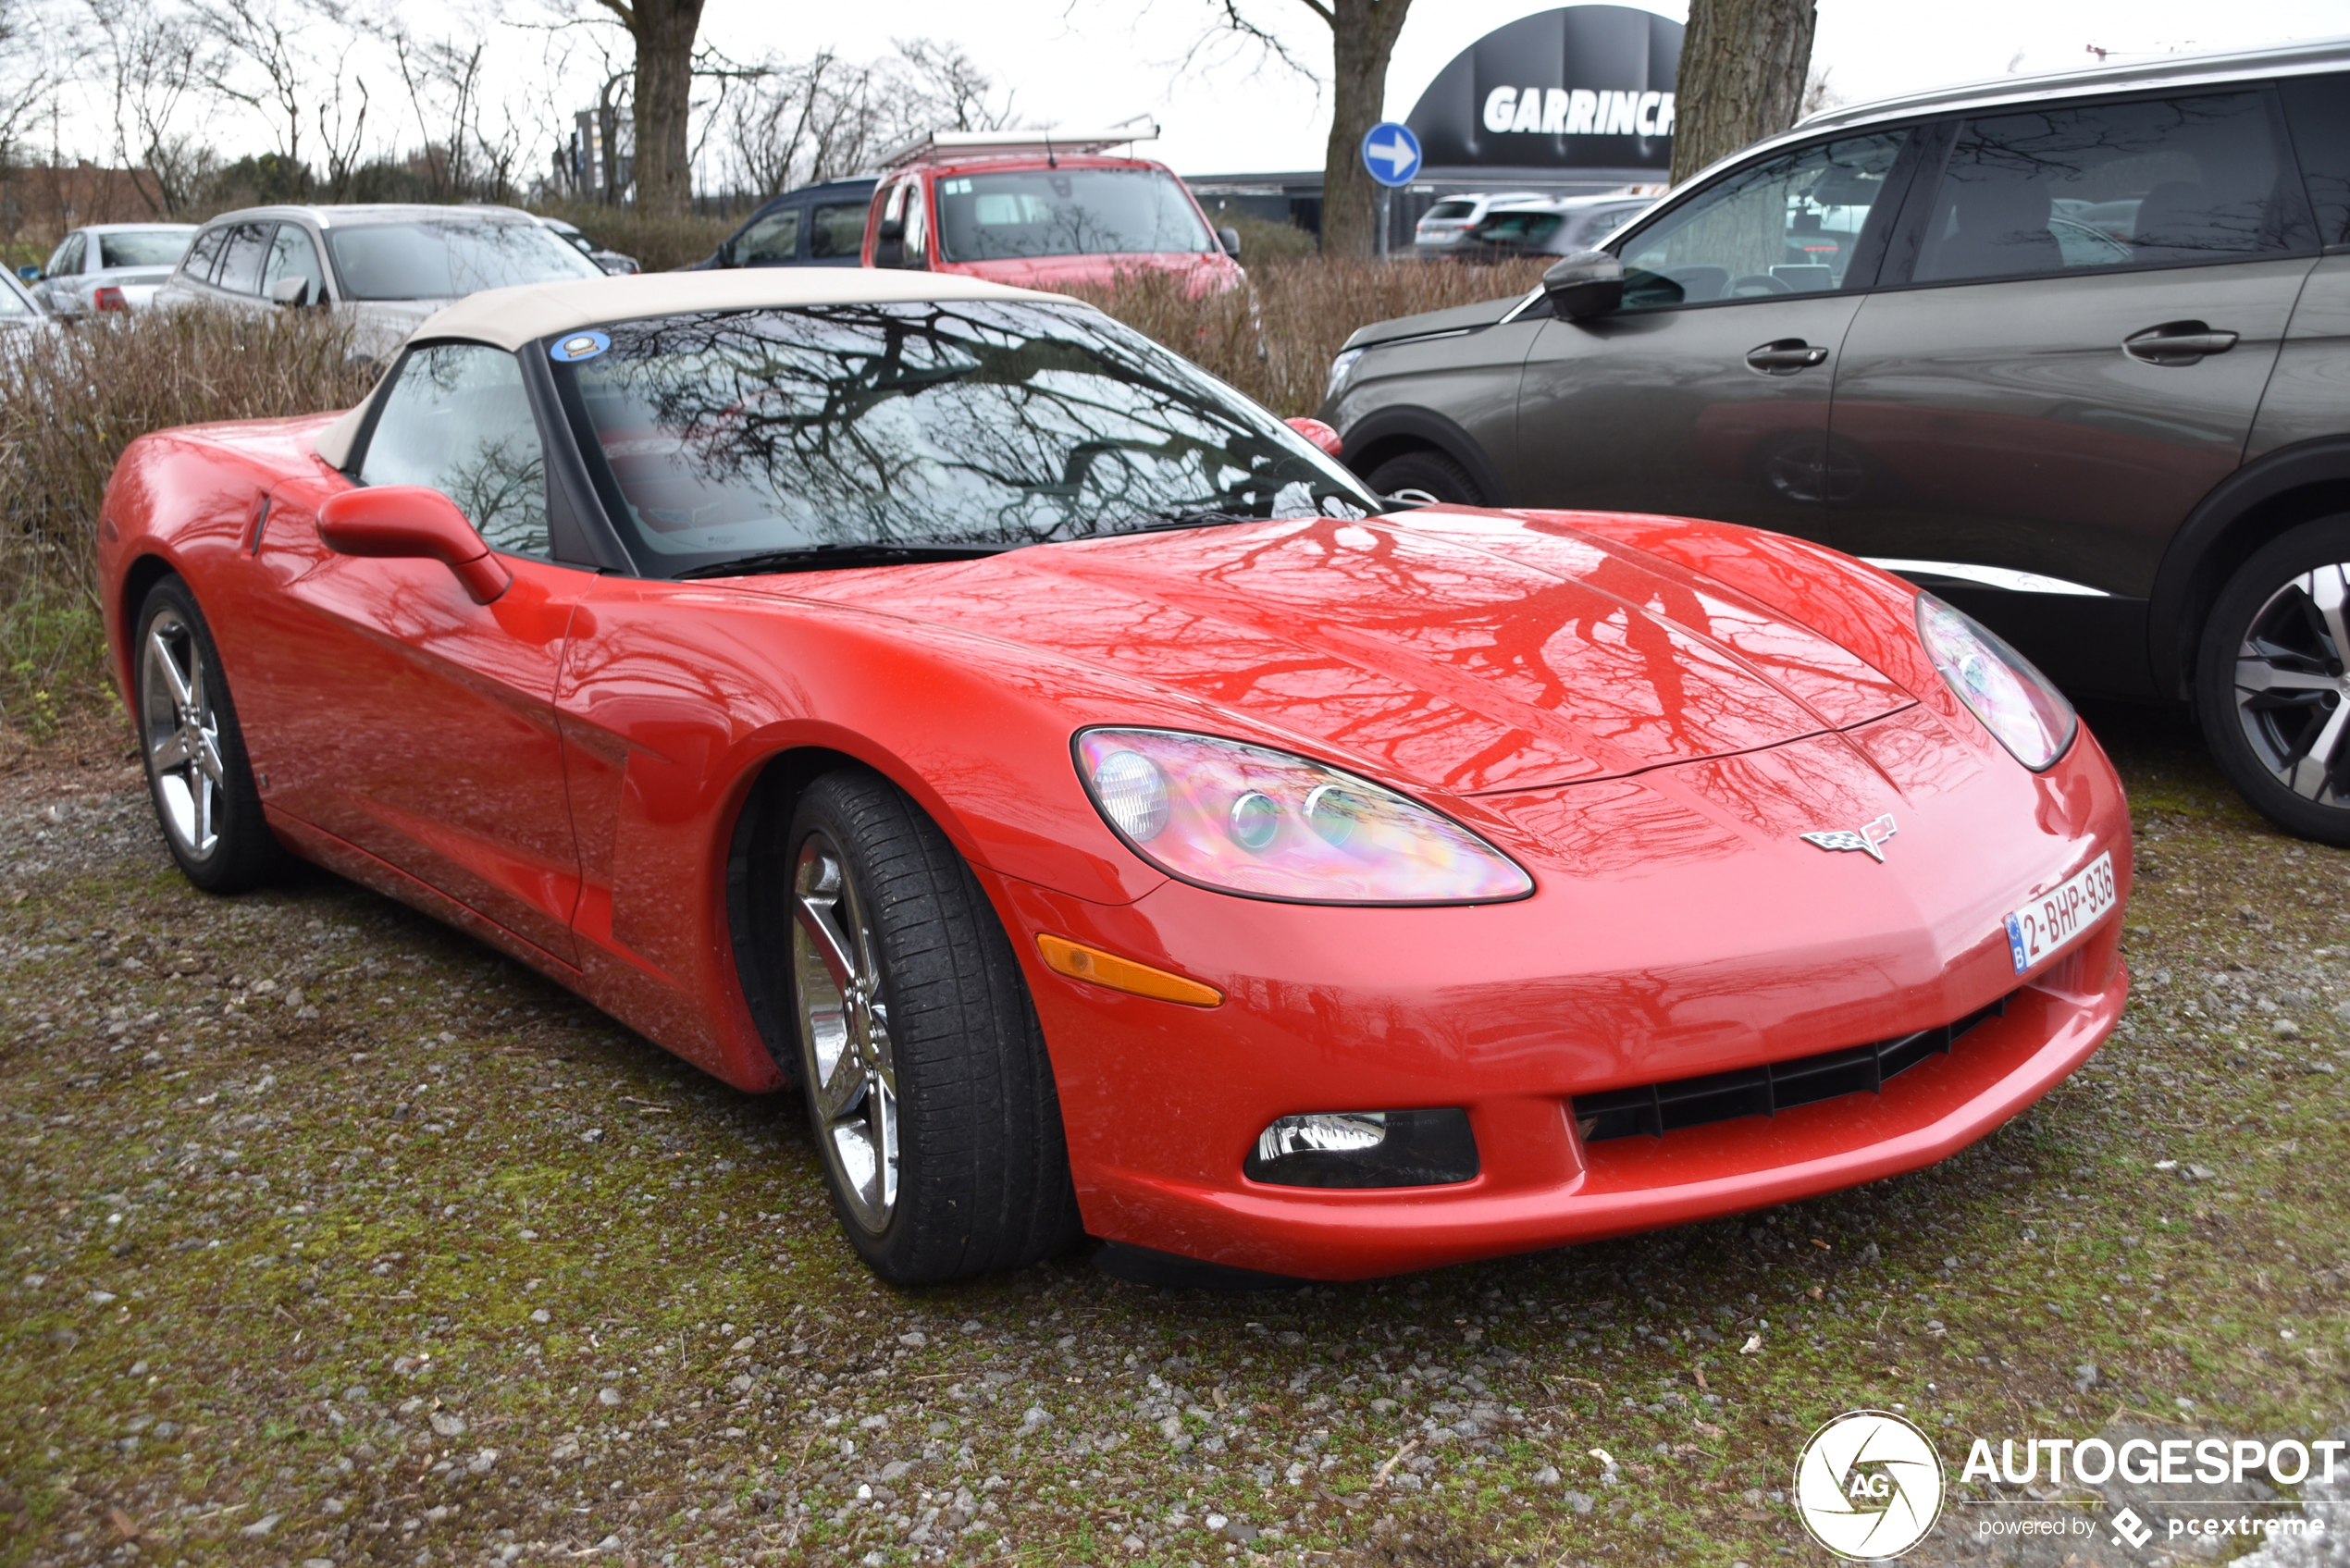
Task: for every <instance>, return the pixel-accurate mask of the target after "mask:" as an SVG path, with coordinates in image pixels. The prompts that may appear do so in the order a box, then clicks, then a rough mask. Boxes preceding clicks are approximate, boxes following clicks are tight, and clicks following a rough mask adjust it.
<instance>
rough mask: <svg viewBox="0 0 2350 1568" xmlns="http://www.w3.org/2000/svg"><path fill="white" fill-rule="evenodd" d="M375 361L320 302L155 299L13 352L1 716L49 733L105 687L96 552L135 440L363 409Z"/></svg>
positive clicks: (7, 395)
mask: <svg viewBox="0 0 2350 1568" xmlns="http://www.w3.org/2000/svg"><path fill="white" fill-rule="evenodd" d="M376 368H377V367H376V366H375V365H374V364H371V363H369V362H366V361H364V360H362V359H360V358H359V357H358V356H357V355H355V354H354V353H353V352H352V335H351V327H350V326H349V324H348V323H347V322H345V321H342V320H340V319H338V318H336V317H334V316H331V315H328V314H326V313H325V312H317V311H281V312H278V313H277V314H275V315H231V314H229V313H226V312H216V311H206V310H178V311H168V312H151V313H147V314H143V315H134V316H130V317H128V318H123V319H108V320H100V321H95V322H91V323H89V324H86V325H83V326H79V327H74V328H71V329H69V330H65V331H58V332H53V333H48V334H45V335H43V337H40V338H38V339H33V340H30V341H21V342H16V343H11V344H9V345H8V348H7V352H6V353H5V354H0V726H6V727H13V728H19V729H31V730H35V731H37V730H40V729H42V728H43V727H44V726H46V725H49V724H52V723H54V722H55V720H56V715H57V714H58V713H60V712H62V711H63V710H66V709H68V708H69V707H72V706H74V705H76V704H77V703H78V702H80V701H81V700H85V699H87V698H90V697H91V696H93V694H95V693H96V692H97V691H98V690H99V689H100V687H101V685H102V683H103V661H102V657H101V655H102V652H103V649H102V648H101V644H100V638H99V629H98V619H97V604H98V599H97V594H96V588H95V581H94V577H93V562H92V552H93V546H94V544H95V539H96V529H97V525H98V503H99V500H100V499H101V498H102V497H103V496H104V495H105V488H106V480H107V478H108V477H109V476H110V475H112V474H113V473H114V465H115V461H116V459H118V458H119V457H120V456H121V455H122V449H123V448H125V447H126V446H129V445H130V442H131V441H132V440H133V439H134V438H137V437H139V436H142V435H144V434H146V433H147V432H148V431H150V430H162V429H167V428H169V427H171V426H175V425H197V424H203V423H206V422H208V421H214V420H224V419H259V418H267V417H272V416H283V415H287V414H315V413H319V412H321V411H324V410H328V409H339V408H348V407H349V406H350V405H351V404H352V403H353V402H355V401H358V400H359V399H360V397H362V396H363V395H365V392H366V390H367V388H368V387H369V386H370V385H371V384H372V383H373V381H374V378H375V375H376Z"/></svg>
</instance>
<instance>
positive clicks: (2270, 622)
mask: <svg viewBox="0 0 2350 1568" xmlns="http://www.w3.org/2000/svg"><path fill="white" fill-rule="evenodd" d="M2346 622H2350V516H2343V517H2329V518H2324V519H2321V520H2319V521H2318V522H2315V523H2308V524H2304V525H2302V526H2300V527H2298V528H2295V529H2294V530H2293V531H2292V532H2291V533H2289V534H2286V535H2285V536H2283V537H2282V538H2279V539H2276V540H2274V541H2272V542H2271V543H2270V544H2269V545H2268V546H2267V547H2265V548H2264V549H2261V550H2260V551H2259V553H2257V555H2255V556H2253V558H2252V559H2251V560H2250V561H2248V562H2245V564H2244V567H2243V569H2242V570H2240V571H2239V572H2237V573H2236V574H2235V575H2234V576H2233V577H2232V578H2231V579H2229V582H2228V586H2227V587H2226V589H2225V590H2223V591H2222V592H2221V593H2220V599H2219V602H2218V603H2217V604H2215V605H2214V606H2213V607H2212V611H2211V619H2210V620H2209V622H2208V623H2206V625H2205V627H2204V634H2203V647H2202V648H2201V650H2200V655H2199V657H2198V658H2197V659H2196V661H2195V708H2196V711H2197V713H2198V715H2199V717H2200V718H2201V720H2202V722H2203V733H2204V735H2205V736H2206V737H2207V738H2208V740H2209V742H2210V744H2211V750H2212V753H2213V755H2214V756H2215V757H2217V758H2218V759H2219V762H2220V768H2221V769H2222V770H2223V771H2224V772H2226V773H2227V775H2228V778H2229V780H2230V781H2231V782H2232V783H2233V784H2234V785H2235V786H2236V788H2237V789H2239V790H2241V791H2243V792H2244V796H2245V799H2246V800H2248V801H2250V802H2251V803H2252V805H2253V806H2254V808H2255V809H2257V810H2258V811H2259V812H2260V814H2261V815H2262V816H2264V817H2267V818H2268V819H2269V820H2270V821H2272V822H2274V823H2276V824H2277V826H2279V827H2281V828H2282V829H2284V830H2285V831H2286V832H2287V833H2296V834H2298V835H2300V836H2301V837H2303V838H2311V839H2316V840H2318V841H2319V843H2322V844H2336V845H2344V846H2350V626H2346V625H2345V623H2346Z"/></svg>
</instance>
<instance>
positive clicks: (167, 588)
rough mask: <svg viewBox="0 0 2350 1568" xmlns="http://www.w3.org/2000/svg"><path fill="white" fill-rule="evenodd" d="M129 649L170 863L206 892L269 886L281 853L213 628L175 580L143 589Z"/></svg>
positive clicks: (152, 790)
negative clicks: (263, 805) (249, 757)
mask: <svg viewBox="0 0 2350 1568" xmlns="http://www.w3.org/2000/svg"><path fill="white" fill-rule="evenodd" d="M138 628H139V630H138V638H137V640H136V641H135V642H133V643H132V644H131V645H130V659H131V662H130V668H131V672H132V679H133V682H134V685H135V690H134V691H133V693H132V698H131V700H132V703H133V705H134V710H135V711H134V718H135V721H136V722H137V723H138V726H139V749H140V751H141V753H142V755H143V756H144V758H145V759H146V766H147V794H148V797H149V798H150V799H152V800H153V801H154V803H155V819H156V821H158V822H159V823H160V824H161V826H162V828H163V836H164V841H165V842H166V843H167V844H168V845H169V846H171V858H173V859H174V860H177V861H178V862H179V870H180V872H181V874H182V875H184V876H185V877H187V879H188V880H189V881H190V882H192V883H195V884H196V885H197V886H198V887H200V888H202V889H204V891H205V892H206V893H242V892H243V891H245V890H246V889H247V888H250V887H255V886H258V885H259V884H260V883H264V882H266V881H267V880H268V879H269V877H270V875H271V873H273V872H274V871H276V870H278V868H279V866H280V865H281V864H282V862H283V854H284V852H283V851H282V850H280V849H279V848H278V840H277V836H276V835H275V834H274V833H271V832H270V831H269V824H268V822H267V821H266V819H265V818H264V817H263V815H262V810H261V792H260V791H259V790H257V789H255V788H254V782H253V767H252V765H251V763H250V762H249V761H248V760H247V759H246V757H245V742H244V732H243V731H242V730H241V728H239V726H238V723H237V709H236V704H235V703H234V702H232V701H231V700H230V699H229V677H228V676H227V675H226V674H224V673H222V672H221V668H220V653H219V650H218V649H217V648H214V647H213V643H212V629H211V628H210V627H209V626H207V625H205V624H204V612H203V611H200V610H198V609H197V608H196V597H195V595H194V594H192V593H191V592H190V591H189V590H188V585H187V583H186V581H185V580H184V579H182V578H179V577H177V576H171V577H166V578H164V579H163V580H162V581H160V582H158V583H156V584H155V586H154V587H152V588H150V589H148V590H147V598H146V602H145V603H143V604H142V605H141V606H140V607H139V621H138Z"/></svg>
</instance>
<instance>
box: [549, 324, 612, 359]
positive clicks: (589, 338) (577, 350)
mask: <svg viewBox="0 0 2350 1568" xmlns="http://www.w3.org/2000/svg"><path fill="white" fill-rule="evenodd" d="M611 347H612V339H611V338H610V337H608V336H606V335H605V334H604V333H601V332H569V333H565V334H564V335H563V337H561V338H558V339H556V340H555V345H554V347H552V348H550V349H549V350H548V351H547V357H548V358H549V359H551V360H553V361H555V362H556V363H557V364H572V363H574V362H575V361H578V360H583V359H594V358H595V357H596V356H597V355H598V354H600V353H602V352H604V351H605V350H606V349H609V348H611Z"/></svg>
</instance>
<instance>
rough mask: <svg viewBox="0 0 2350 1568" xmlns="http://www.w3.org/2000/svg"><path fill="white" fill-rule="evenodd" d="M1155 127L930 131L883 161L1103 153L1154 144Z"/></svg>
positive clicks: (1132, 123)
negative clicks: (1130, 143)
mask: <svg viewBox="0 0 2350 1568" xmlns="http://www.w3.org/2000/svg"><path fill="white" fill-rule="evenodd" d="M1157 139H1158V122H1157V121H1156V120H1152V119H1146V118H1141V117H1137V118H1135V119H1132V120H1129V121H1127V122H1126V123H1125V124H1124V125H1114V126H1111V127H1109V128H1107V130H928V131H924V132H923V133H922V134H921V135H920V136H917V137H915V138H914V139H913V140H912V141H910V142H901V143H899V144H898V145H897V146H895V147H892V148H891V149H890V150H889V151H888V152H886V153H884V154H882V156H881V166H882V167H884V168H898V167H903V166H904V165H907V164H919V163H930V162H933V161H934V160H936V159H939V158H947V157H965V158H1007V157H1023V156H1024V157H1036V156H1047V157H1049V156H1051V155H1053V154H1062V153H1066V154H1087V153H1104V152H1107V151H1108V150H1109V149H1110V148H1112V147H1122V146H1125V145H1126V144H1127V143H1129V142H1155V141H1156V140H1157Z"/></svg>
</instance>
